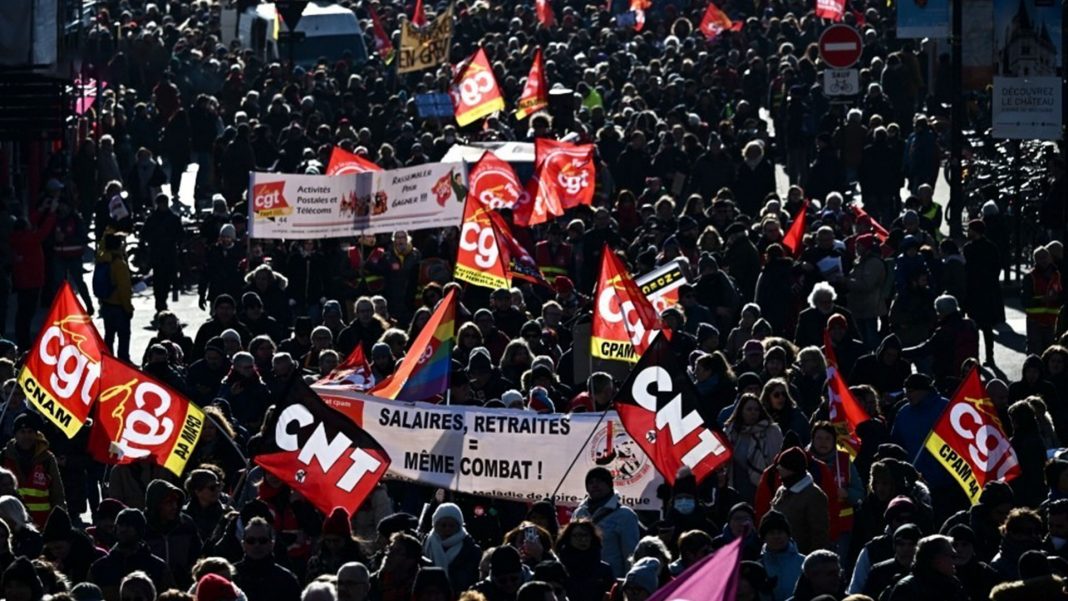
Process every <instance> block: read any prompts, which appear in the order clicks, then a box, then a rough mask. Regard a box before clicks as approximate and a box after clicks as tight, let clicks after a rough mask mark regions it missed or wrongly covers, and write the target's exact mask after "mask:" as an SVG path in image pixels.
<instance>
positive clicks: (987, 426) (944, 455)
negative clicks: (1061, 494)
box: [924, 367, 1021, 505]
mask: <svg viewBox="0 0 1068 601" xmlns="http://www.w3.org/2000/svg"><path fill="white" fill-rule="evenodd" d="M924 447H926V448H927V450H928V451H929V452H930V453H931V455H932V456H933V457H934V458H935V460H936V461H938V463H939V464H940V465H941V466H942V467H944V468H946V470H947V471H949V473H950V474H953V478H954V479H956V480H957V483H958V484H960V486H961V488H963V489H964V493H965V494H966V495H968V498H969V499H971V502H972V504H973V505H974V504H976V503H978V502H979V495H980V494H981V493H982V492H983V486H985V485H986V483H987V482H989V481H991V480H1012V479H1013V478H1016V477H1017V476H1019V475H1020V474H1021V469H1020V462H1019V460H1018V459H1017V457H1016V451H1015V450H1013V448H1012V444H1010V443H1009V438H1008V437H1007V436H1005V429H1004V428H1002V426H1001V419H1000V418H998V410H997V408H996V407H994V403H993V402H991V400H990V396H989V395H988V394H987V392H986V388H985V387H983V382H982V381H981V380H980V379H979V369H978V367H972V370H971V371H970V372H968V375H967V376H966V377H965V378H964V382H962V383H961V385H960V388H958V389H957V392H956V394H954V395H953V400H951V401H950V402H949V405H947V406H946V408H945V410H943V411H942V416H941V417H939V418H938V421H937V422H935V426H934V428H932V429H931V433H930V434H928V435H927V441H926V442H924Z"/></svg>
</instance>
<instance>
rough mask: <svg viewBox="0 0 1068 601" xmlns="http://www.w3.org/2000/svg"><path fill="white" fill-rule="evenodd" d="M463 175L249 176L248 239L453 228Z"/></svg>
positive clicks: (439, 166) (418, 170)
mask: <svg viewBox="0 0 1068 601" xmlns="http://www.w3.org/2000/svg"><path fill="white" fill-rule="evenodd" d="M466 177H467V176H466V171H465V167H464V165H463V163H429V164H426V165H419V166H417V167H405V168H402V169H393V170H390V171H375V172H365V173H357V174H352V175H335V176H326V175H293V174H282V173H253V174H252V175H251V177H250V182H249V188H250V190H251V191H252V193H251V202H249V236H250V237H252V238H269V239H288V240H316V239H323V238H345V237H349V236H356V235H361V234H379V233H383V232H393V231H396V230H408V231H414V230H419V229H426V228H435V227H449V226H455V225H458V224H459V223H460V218H461V217H462V214H463V199H464V197H465V196H466V188H465V186H464V182H465V181H466Z"/></svg>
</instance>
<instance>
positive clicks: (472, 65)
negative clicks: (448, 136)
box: [449, 48, 504, 127]
mask: <svg viewBox="0 0 1068 601" xmlns="http://www.w3.org/2000/svg"><path fill="white" fill-rule="evenodd" d="M449 94H450V95H451V96H452V106H453V109H454V110H455V112H456V124H457V125H459V126H460V127H463V126H465V125H467V124H469V123H474V122H475V121H478V120H479V119H481V118H483V117H486V116H488V115H490V114H492V113H496V112H497V111H503V110H504V96H502V95H501V90H500V88H499V87H497V78H495V77H494V76H493V67H492V66H490V62H489V57H487V56H486V50H485V49H484V48H479V49H478V51H477V52H475V54H474V55H473V56H472V57H471V58H469V59H468V60H467V61H465V62H463V63H461V64H460V65H458V68H457V70H456V77H455V78H454V79H453V82H452V88H451V89H450V90H449Z"/></svg>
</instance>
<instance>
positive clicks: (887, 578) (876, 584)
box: [863, 558, 909, 599]
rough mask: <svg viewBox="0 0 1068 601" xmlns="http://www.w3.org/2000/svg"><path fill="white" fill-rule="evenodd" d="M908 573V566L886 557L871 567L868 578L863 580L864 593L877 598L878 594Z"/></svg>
mask: <svg viewBox="0 0 1068 601" xmlns="http://www.w3.org/2000/svg"><path fill="white" fill-rule="evenodd" d="M908 573H909V566H905V565H901V563H899V562H898V561H897V559H893V558H891V559H887V560H885V561H880V562H879V563H877V564H875V565H873V566H872V567H871V571H869V572H868V579H867V580H866V581H865V582H864V591H863V593H864V594H865V595H868V596H869V597H871V598H872V599H878V598H879V595H880V594H881V593H882V592H883V591H886V590H887V589H889V588H891V587H893V586H894V585H895V584H897V583H898V581H900V580H901V579H902V578H904V577H905V576H907V575H908Z"/></svg>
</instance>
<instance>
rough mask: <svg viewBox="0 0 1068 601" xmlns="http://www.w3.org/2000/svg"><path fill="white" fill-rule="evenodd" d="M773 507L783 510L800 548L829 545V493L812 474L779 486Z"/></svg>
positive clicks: (818, 547) (802, 550) (809, 550)
mask: <svg viewBox="0 0 1068 601" xmlns="http://www.w3.org/2000/svg"><path fill="white" fill-rule="evenodd" d="M771 507H772V509H776V510H778V511H780V512H782V514H783V515H785V516H786V520H787V521H788V522H790V527H791V528H792V529H793V533H794V540H795V541H797V548H798V550H799V551H801V552H802V553H806V554H807V553H811V552H812V551H815V550H816V549H826V548H828V547H829V546H830V542H831V541H830V534H829V532H830V519H829V516H828V510H827V495H826V494H824V492H823V491H822V490H820V488H819V487H818V486H816V484H815V482H814V481H813V480H812V476H810V475H809V474H807V473H806V474H805V475H804V476H803V477H802V478H801V480H800V481H798V482H796V483H795V484H794V485H793V486H786V485H783V486H780V487H779V490H778V491H777V492H776V493H775V498H774V499H772V501H771Z"/></svg>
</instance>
